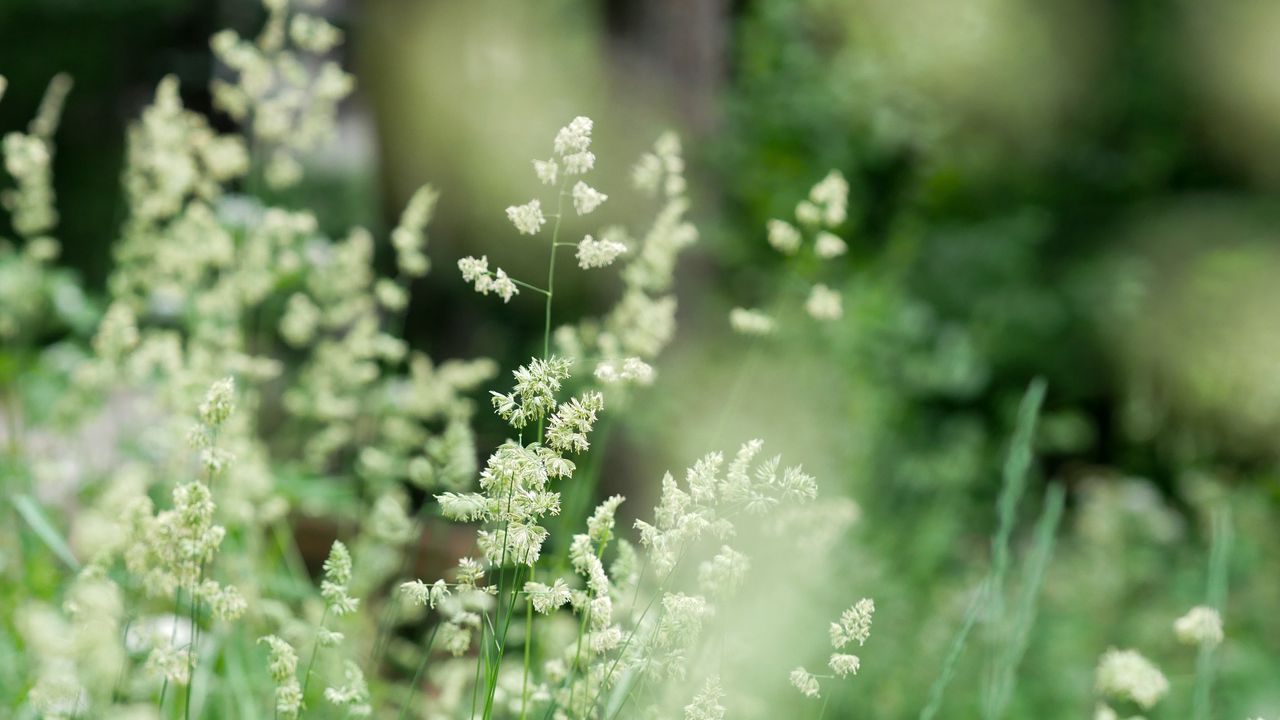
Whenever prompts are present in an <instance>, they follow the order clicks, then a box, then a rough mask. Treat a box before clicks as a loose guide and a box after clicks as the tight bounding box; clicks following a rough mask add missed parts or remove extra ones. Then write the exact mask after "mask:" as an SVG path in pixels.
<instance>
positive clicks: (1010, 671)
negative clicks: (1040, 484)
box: [986, 484, 1066, 720]
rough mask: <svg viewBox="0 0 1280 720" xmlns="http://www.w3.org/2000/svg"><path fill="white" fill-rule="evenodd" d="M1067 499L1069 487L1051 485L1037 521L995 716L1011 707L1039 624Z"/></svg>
mask: <svg viewBox="0 0 1280 720" xmlns="http://www.w3.org/2000/svg"><path fill="white" fill-rule="evenodd" d="M1065 502H1066V491H1065V490H1064V489H1063V487H1062V486H1061V485H1058V484H1054V485H1051V486H1050V487H1049V492H1048V494H1047V495H1046V496H1045V500H1044V510H1042V511H1041V513H1040V519H1039V520H1038V521H1037V522H1036V529H1035V541H1034V543H1033V545H1032V547H1031V554H1030V555H1029V556H1028V557H1027V560H1026V567H1025V569H1024V570H1023V573H1022V577H1023V580H1022V593H1021V595H1020V596H1019V598H1018V606H1017V608H1016V609H1015V611H1014V617H1013V625H1012V628H1011V631H1010V633H1009V635H1008V641H1007V642H1006V643H1005V644H1004V647H1003V648H1002V650H1003V652H1001V653H1000V655H999V657H998V659H997V663H996V668H995V678H996V681H995V685H994V687H993V694H992V696H991V700H990V702H989V704H988V711H987V714H986V716H987V717H988V718H991V719H992V720H994V719H996V718H1001V717H1004V713H1005V710H1007V709H1008V705H1009V700H1010V698H1011V696H1012V694H1013V687H1014V680H1015V678H1016V676H1017V672H1018V665H1019V664H1021V662H1022V657H1023V655H1025V654H1026V652H1027V645H1028V643H1029V642H1030V639H1031V626H1032V625H1033V624H1035V619H1036V609H1037V605H1038V603H1039V599H1040V589H1041V587H1042V586H1043V585H1044V576H1045V572H1046V571H1047V570H1048V568H1049V560H1050V559H1051V558H1052V557H1053V546H1054V540H1055V538H1056V537H1057V533H1058V523H1059V521H1060V520H1061V519H1062V508H1063V505H1064V504H1065Z"/></svg>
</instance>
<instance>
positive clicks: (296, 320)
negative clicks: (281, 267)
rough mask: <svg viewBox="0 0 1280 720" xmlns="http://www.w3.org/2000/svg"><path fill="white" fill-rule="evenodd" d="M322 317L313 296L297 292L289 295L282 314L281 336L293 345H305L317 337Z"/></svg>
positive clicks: (299, 346)
mask: <svg viewBox="0 0 1280 720" xmlns="http://www.w3.org/2000/svg"><path fill="white" fill-rule="evenodd" d="M321 318H322V314H321V312H320V308H318V307H316V304H315V303H314V302H312V301H311V298H309V297H307V295H306V293H300V292H296V293H294V294H293V295H290V296H289V301H288V302H287V303H286V304H285V308H284V314H283V315H281V316H280V336H281V337H283V338H284V340H285V342H287V343H289V344H290V345H292V346H293V347H296V348H301V347H305V346H306V345H308V344H309V343H310V342H311V340H312V338H314V337H315V334H316V329H317V328H319V327H320V321H321Z"/></svg>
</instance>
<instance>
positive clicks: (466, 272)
mask: <svg viewBox="0 0 1280 720" xmlns="http://www.w3.org/2000/svg"><path fill="white" fill-rule="evenodd" d="M458 270H459V271H460V272H461V273H462V279H463V280H465V281H466V282H469V283H474V284H476V286H477V287H476V290H480V287H479V283H480V282H481V281H482V280H484V279H487V278H488V277H489V257H488V256H487V255H486V256H481V257H480V258H479V259H477V258H474V257H471V256H469V255H468V256H467V257H464V258H461V259H460V260H458ZM481 292H483V291H482V290H481Z"/></svg>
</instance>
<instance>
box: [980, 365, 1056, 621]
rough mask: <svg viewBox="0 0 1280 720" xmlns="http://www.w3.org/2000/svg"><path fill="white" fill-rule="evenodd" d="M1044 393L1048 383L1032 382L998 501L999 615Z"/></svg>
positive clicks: (994, 572) (994, 574)
mask: <svg viewBox="0 0 1280 720" xmlns="http://www.w3.org/2000/svg"><path fill="white" fill-rule="evenodd" d="M1044 393H1045V382H1044V380H1043V379H1042V378H1036V379H1035V380H1032V381H1031V385H1030V386H1029V387H1028V388H1027V392H1026V394H1025V395H1023V396H1022V404H1021V405H1019V407H1018V421H1017V424H1016V425H1015V426H1014V431H1013V439H1012V440H1011V441H1010V443H1009V454H1008V455H1007V456H1006V457H1005V463H1004V478H1003V482H1002V483H1001V487H1000V498H999V500H997V502H996V512H997V514H998V517H999V525H998V526H997V528H996V534H995V536H994V537H992V538H991V580H992V589H993V591H994V592H995V597H993V598H992V600H993V602H995V603H996V608H995V610H996V612H999V605H1001V604H1003V598H1002V597H1001V595H1002V593H1003V588H1004V576H1005V574H1006V572H1007V571H1008V566H1009V538H1010V536H1011V535H1012V534H1013V525H1014V521H1015V520H1016V516H1017V511H1018V503H1019V501H1020V500H1021V499H1022V495H1023V493H1024V492H1025V491H1026V487H1027V470H1028V469H1030V467H1031V457H1032V451H1033V448H1032V444H1033V441H1034V439H1035V429H1036V418H1037V416H1038V415H1039V413H1040V405H1041V404H1042V403H1043V402H1044Z"/></svg>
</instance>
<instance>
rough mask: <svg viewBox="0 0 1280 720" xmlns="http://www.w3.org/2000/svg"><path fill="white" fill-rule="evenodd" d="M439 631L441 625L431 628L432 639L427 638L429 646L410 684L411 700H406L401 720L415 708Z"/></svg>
mask: <svg viewBox="0 0 1280 720" xmlns="http://www.w3.org/2000/svg"><path fill="white" fill-rule="evenodd" d="M439 629H440V623H436V624H435V625H434V626H432V628H431V637H429V638H427V645H426V647H424V648H423V649H422V661H421V662H419V663H418V669H417V670H415V671H414V673H413V682H411V683H409V698H408V699H407V700H405V703H404V707H402V708H400V720H405V718H407V717H408V716H409V709H410V708H412V707H413V701H414V699H415V698H417V697H418V690H419V688H420V687H421V684H422V673H423V672H425V671H426V669H427V660H428V659H430V657H431V648H432V646H434V645H435V642H436V631H437V630H439Z"/></svg>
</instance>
